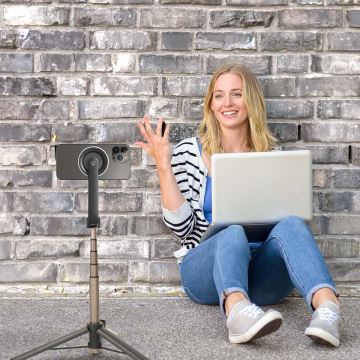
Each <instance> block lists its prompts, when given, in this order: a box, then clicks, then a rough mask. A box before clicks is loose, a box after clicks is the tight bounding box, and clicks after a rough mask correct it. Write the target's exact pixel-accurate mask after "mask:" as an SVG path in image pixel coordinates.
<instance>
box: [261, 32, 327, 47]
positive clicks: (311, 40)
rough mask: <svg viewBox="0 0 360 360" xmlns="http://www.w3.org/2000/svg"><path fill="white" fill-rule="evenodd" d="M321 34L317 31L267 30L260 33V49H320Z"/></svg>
mask: <svg viewBox="0 0 360 360" xmlns="http://www.w3.org/2000/svg"><path fill="white" fill-rule="evenodd" d="M321 48H322V35H321V34H320V33H318V32H288V31H282V32H269V33H261V49H262V50H267V51H280V50H289V51H309V50H321Z"/></svg>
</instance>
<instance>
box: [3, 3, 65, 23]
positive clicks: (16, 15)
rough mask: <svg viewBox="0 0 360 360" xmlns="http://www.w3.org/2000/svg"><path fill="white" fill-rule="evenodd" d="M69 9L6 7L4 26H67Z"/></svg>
mask: <svg viewBox="0 0 360 360" xmlns="http://www.w3.org/2000/svg"><path fill="white" fill-rule="evenodd" d="M69 15H70V9H66V8H63V7H50V6H26V5H23V6H16V5H15V6H14V5H13V6H8V7H5V8H4V23H5V25H52V26H54V25H68V24H69Z"/></svg>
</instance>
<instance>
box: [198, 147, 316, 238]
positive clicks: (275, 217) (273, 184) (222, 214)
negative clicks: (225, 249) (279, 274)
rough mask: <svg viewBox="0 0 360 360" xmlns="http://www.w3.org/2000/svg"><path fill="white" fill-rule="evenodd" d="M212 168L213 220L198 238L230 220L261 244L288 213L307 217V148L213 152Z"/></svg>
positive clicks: (309, 172) (309, 215)
mask: <svg viewBox="0 0 360 360" xmlns="http://www.w3.org/2000/svg"><path fill="white" fill-rule="evenodd" d="M211 169H212V223H211V224H210V225H209V227H208V229H207V230H206V231H205V233H204V234H203V236H202V238H201V240H200V241H201V242H202V241H205V240H207V239H208V238H209V237H211V236H213V235H215V234H216V233H217V232H219V231H221V230H222V229H224V228H226V227H227V226H229V225H232V224H240V225H242V226H243V227H244V230H245V233H246V235H247V237H248V240H249V242H251V241H254V242H261V241H265V240H266V238H267V236H268V234H269V233H270V231H271V229H272V228H273V227H274V226H275V225H276V224H277V223H278V222H279V221H280V220H281V219H283V218H285V217H287V216H290V215H296V216H299V217H301V218H303V219H304V220H305V221H309V220H311V219H312V209H313V206H312V201H313V199H312V196H313V192H312V158H311V152H310V151H309V150H291V151H269V152H249V153H227V154H214V155H213V156H212V157H211Z"/></svg>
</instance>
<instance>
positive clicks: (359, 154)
mask: <svg viewBox="0 0 360 360" xmlns="http://www.w3.org/2000/svg"><path fill="white" fill-rule="evenodd" d="M351 163H352V164H353V165H356V166H360V146H358V145H351Z"/></svg>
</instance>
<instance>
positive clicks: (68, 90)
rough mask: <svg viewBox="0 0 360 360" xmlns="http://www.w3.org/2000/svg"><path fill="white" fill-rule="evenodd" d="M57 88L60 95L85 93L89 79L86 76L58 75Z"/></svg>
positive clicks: (80, 94)
mask: <svg viewBox="0 0 360 360" xmlns="http://www.w3.org/2000/svg"><path fill="white" fill-rule="evenodd" d="M57 81H58V89H59V93H60V94H61V95H65V96H82V95H86V94H87V88H88V83H89V79H88V78H87V77H75V76H71V77H59V78H58V79H57Z"/></svg>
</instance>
